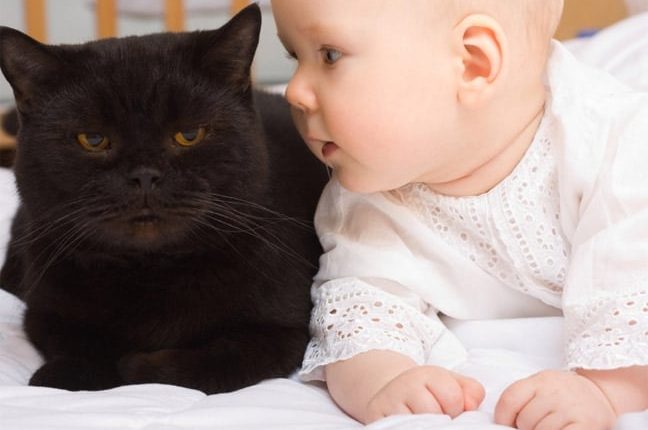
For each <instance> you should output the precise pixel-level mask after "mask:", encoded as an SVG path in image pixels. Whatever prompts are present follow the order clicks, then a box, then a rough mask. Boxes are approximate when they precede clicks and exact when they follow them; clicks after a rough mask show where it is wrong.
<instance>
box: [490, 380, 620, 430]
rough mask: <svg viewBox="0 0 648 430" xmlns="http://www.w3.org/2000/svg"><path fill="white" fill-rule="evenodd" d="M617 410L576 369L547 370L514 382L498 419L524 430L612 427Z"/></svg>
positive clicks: (498, 409) (506, 392)
mask: <svg viewBox="0 0 648 430" xmlns="http://www.w3.org/2000/svg"><path fill="white" fill-rule="evenodd" d="M616 418H617V417H616V413H615V411H614V408H613V407H612V405H611V404H610V401H609V400H608V398H607V397H606V396H605V394H604V393H603V391H602V390H601V389H600V388H599V387H598V386H597V385H596V384H595V383H594V382H592V381H591V380H589V379H588V378H586V377H584V376H581V375H578V374H577V373H574V372H559V371H545V372H540V373H538V374H536V375H533V376H531V377H529V378H526V379H523V380H521V381H518V382H516V383H514V384H512V385H511V386H510V387H508V388H507V389H506V390H504V393H503V394H502V397H501V398H500V399H499V402H498V403H497V406H496V407H495V422H496V423H497V424H503V425H507V426H512V427H517V428H518V429H520V430H609V429H611V428H612V427H613V426H614V423H615V421H616Z"/></svg>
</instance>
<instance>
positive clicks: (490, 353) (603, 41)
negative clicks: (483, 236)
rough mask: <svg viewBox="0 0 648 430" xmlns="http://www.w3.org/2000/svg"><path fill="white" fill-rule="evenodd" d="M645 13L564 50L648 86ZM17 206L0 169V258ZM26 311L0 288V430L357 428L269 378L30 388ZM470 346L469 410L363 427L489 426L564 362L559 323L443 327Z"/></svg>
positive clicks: (317, 391) (631, 420) (429, 429)
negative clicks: (522, 387)
mask: <svg viewBox="0 0 648 430" xmlns="http://www.w3.org/2000/svg"><path fill="white" fill-rule="evenodd" d="M646 28H648V15H643V16H638V17H635V18H633V19H631V20H627V21H626V22H624V23H622V24H619V25H617V26H615V27H613V28H611V29H609V30H607V31H605V32H602V33H601V34H599V35H598V36H596V37H595V38H593V39H592V40H589V41H585V42H582V41H581V42H574V43H572V44H571V46H572V49H573V50H574V52H576V53H577V55H579V56H581V58H583V59H584V60H585V61H588V62H591V63H593V64H596V65H599V66H600V67H604V68H606V69H607V70H609V71H610V72H611V73H614V74H616V75H618V76H619V77H620V78H622V79H624V80H625V81H627V82H628V83H629V84H631V85H633V86H636V87H638V88H643V89H645V90H648V81H647V80H648V37H647V36H645V35H644V34H645V29H646ZM15 206H16V192H15V189H14V186H13V177H12V175H11V173H10V172H9V171H7V170H3V169H0V261H3V259H4V252H5V245H4V244H5V243H6V242H7V238H8V230H9V224H10V219H11V217H12V215H13V211H14V209H15ZM23 310H24V305H23V304H22V303H21V302H20V301H19V300H18V299H16V298H15V297H13V296H11V295H10V294H8V293H6V292H4V291H2V290H0V429H1V430H13V429H19V430H30V429H33V430H54V429H61V430H74V429H79V430H95V429H97V430H98V429H105V430H123V429H142V430H144V429H146V430H179V429H185V430H199V429H210V430H219V429H236V430H247V429H250V430H252V429H277V430H288V429H313V430H315V429H322V430H324V429H354V428H360V427H362V426H361V425H359V424H358V423H356V422H355V421H353V420H352V419H350V418H349V417H347V416H346V415H345V414H344V413H342V412H341V411H340V410H339V409H338V408H337V407H336V406H335V404H334V403H333V402H332V400H331V399H330V397H329V396H328V394H327V392H326V390H325V389H324V388H323V387H322V386H321V385H317V384H304V383H301V382H299V381H297V380H295V379H294V378H292V379H275V380H270V381H266V382H263V383H261V384H258V385H255V386H252V387H249V388H246V389H243V390H240V391H237V392H234V393H229V394H220V395H211V396H206V395H204V394H203V393H201V392H198V391H194V390H189V389H186V388H180V387H175V386H167V385H138V386H125V387H120V388H116V389H112V390H107V391H102V392H67V391H63V390H55V389H49V388H42V387H29V386H27V385H26V384H27V381H28V380H29V377H30V376H31V374H32V372H33V371H34V370H35V369H37V368H38V367H39V366H40V364H41V363H42V360H41V358H40V357H39V355H38V353H37V352H36V351H35V350H34V349H33V347H32V346H31V345H30V344H29V342H27V340H26V339H25V336H24V334H23V332H22V329H21V315H22V312H23ZM447 323H448V325H449V327H450V328H451V329H452V330H453V331H454V332H455V333H456V334H457V336H458V337H459V339H460V340H462V341H463V342H464V344H465V345H466V346H467V348H468V350H469V357H468V360H467V361H466V362H465V363H463V364H462V365H461V366H459V367H458V368H457V369H455V370H457V371H459V372H462V373H465V374H468V375H471V376H473V377H475V378H477V379H478V380H480V381H481V382H482V383H483V384H484V386H485V387H486V391H487V395H486V399H485V401H484V403H483V404H482V406H481V408H480V410H479V411H477V412H470V413H465V414H463V415H461V416H460V417H458V418H457V419H455V420H451V419H450V418H448V417H446V416H433V415H420V416H396V417H391V418H387V419H384V420H381V421H379V422H376V423H374V424H372V425H370V426H368V428H369V429H375V430H378V429H380V430H393V429H407V430H417V429H421V430H423V429H426V430H436V429H448V430H462V429H465V430H468V429H470V430H491V429H493V430H494V429H504V428H505V427H502V426H497V425H495V424H493V421H492V413H493V408H494V406H495V404H496V402H497V399H498V397H499V395H500V393H501V392H502V390H503V389H504V388H505V387H506V386H508V385H509V384H510V383H512V382H513V381H515V380H517V379H520V378H523V377H526V376H528V375H531V374H533V373H535V372H537V371H540V370H543V369H547V368H560V367H561V366H562V360H561V359H562V354H561V351H562V328H561V318H533V319H516V320H497V321H473V322H459V321H447ZM617 428H618V429H619V430H646V429H648V411H647V412H644V413H637V414H629V415H626V416H624V417H622V418H621V419H620V421H619V423H618V426H617Z"/></svg>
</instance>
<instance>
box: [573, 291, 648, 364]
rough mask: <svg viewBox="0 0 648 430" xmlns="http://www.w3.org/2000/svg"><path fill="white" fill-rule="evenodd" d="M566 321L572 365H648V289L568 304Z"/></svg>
mask: <svg viewBox="0 0 648 430" xmlns="http://www.w3.org/2000/svg"><path fill="white" fill-rule="evenodd" d="M565 320H566V323H567V339H566V341H567V365H568V366H569V367H570V368H585V369H616V368H620V367H628V366H636V365H645V364H648V290H640V291H635V292H632V293H626V294H621V295H619V294H615V297H606V298H599V299H596V300H593V301H591V302H590V303H587V304H586V305H578V306H573V307H565Z"/></svg>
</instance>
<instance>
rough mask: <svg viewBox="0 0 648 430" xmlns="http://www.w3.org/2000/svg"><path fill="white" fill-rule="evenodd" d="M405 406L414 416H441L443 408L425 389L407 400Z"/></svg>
mask: <svg viewBox="0 0 648 430" xmlns="http://www.w3.org/2000/svg"><path fill="white" fill-rule="evenodd" d="M407 406H408V407H409V409H410V410H411V411H412V413H414V414H442V413H443V408H442V407H441V405H440V404H439V402H438V401H437V400H436V398H435V397H434V395H433V394H432V393H430V392H429V391H428V390H426V389H425V388H423V389H422V392H421V393H420V394H419V395H414V396H412V397H410V398H408V399H407Z"/></svg>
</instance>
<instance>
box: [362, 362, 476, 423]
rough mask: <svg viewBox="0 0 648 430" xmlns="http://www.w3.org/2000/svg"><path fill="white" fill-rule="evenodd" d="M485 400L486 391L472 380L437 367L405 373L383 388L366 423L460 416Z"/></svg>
mask: <svg viewBox="0 0 648 430" xmlns="http://www.w3.org/2000/svg"><path fill="white" fill-rule="evenodd" d="M482 400H484V388H483V387H482V385H481V384H480V383H479V382H477V381H476V380H474V379H472V378H468V377H465V376H462V375H459V374H457V373H454V372H451V371H449V370H446V369H443V368H441V367H436V366H418V367H414V368H411V369H409V370H406V371H404V372H403V373H401V374H399V375H398V376H396V377H395V378H394V379H392V380H391V381H390V382H389V383H387V384H386V385H385V386H384V387H383V388H381V389H380V390H379V391H378V392H377V393H376V394H375V395H374V396H373V397H372V398H371V400H369V404H368V405H367V415H366V417H365V420H364V421H365V422H366V423H369V422H372V421H376V420H378V419H380V418H383V417H386V416H389V415H402V414H424V413H432V414H446V415H450V416H451V417H453V418H454V417H456V416H457V415H459V414H461V413H462V412H464V411H471V410H474V409H477V407H478V406H479V405H480V404H481V402H482Z"/></svg>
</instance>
